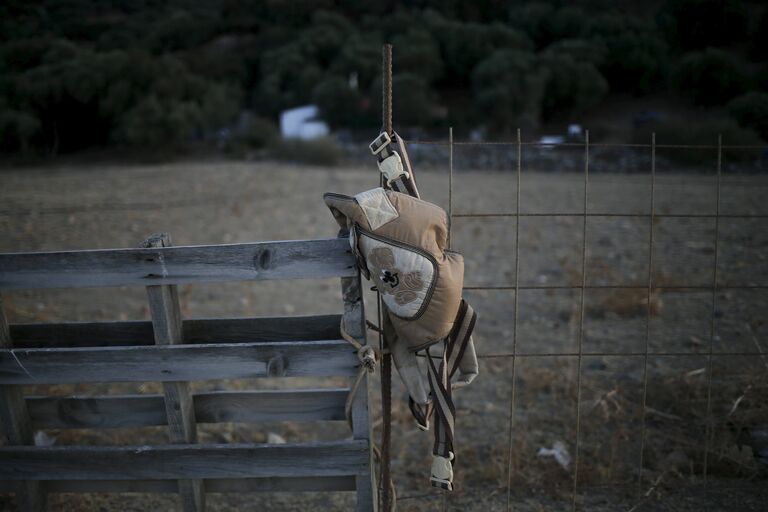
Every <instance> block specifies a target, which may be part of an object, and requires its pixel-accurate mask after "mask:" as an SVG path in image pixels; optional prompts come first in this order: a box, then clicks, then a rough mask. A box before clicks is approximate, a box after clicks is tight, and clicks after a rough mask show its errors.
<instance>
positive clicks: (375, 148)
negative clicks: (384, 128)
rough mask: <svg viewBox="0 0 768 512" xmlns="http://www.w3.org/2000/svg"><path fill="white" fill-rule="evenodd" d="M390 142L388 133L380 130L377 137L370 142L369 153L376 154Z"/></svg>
mask: <svg viewBox="0 0 768 512" xmlns="http://www.w3.org/2000/svg"><path fill="white" fill-rule="evenodd" d="M390 142H392V138H391V137H390V136H389V134H388V133H387V132H381V133H380V134H379V136H378V137H376V138H375V139H373V142H371V143H370V144H369V145H368V147H369V148H370V149H371V153H373V154H374V155H378V154H379V153H381V152H382V151H383V150H384V148H385V147H387V146H389V144H390Z"/></svg>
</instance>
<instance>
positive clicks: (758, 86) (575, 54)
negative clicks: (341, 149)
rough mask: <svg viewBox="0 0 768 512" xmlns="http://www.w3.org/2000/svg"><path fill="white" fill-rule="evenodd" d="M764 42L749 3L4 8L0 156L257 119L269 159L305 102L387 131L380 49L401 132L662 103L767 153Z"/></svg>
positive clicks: (541, 121)
mask: <svg viewBox="0 0 768 512" xmlns="http://www.w3.org/2000/svg"><path fill="white" fill-rule="evenodd" d="M766 34H768V8H767V7H766V6H764V5H763V3H762V2H757V1H754V2H749V1H739V0H655V1H654V0H650V1H642V2H641V1H638V0H626V1H618V2H617V1H612V0H591V1H583V2H579V3H578V5H574V3H573V2H567V1H564V0H563V1H547V2H544V1H542V2H515V3H511V2H502V1H497V0H480V1H474V2H465V1H459V0H441V1H437V0H421V1H413V2H404V3H402V4H400V3H396V2H390V1H385V2H360V1H352V0H320V1H308V0H305V1H290V2H289V1H279V0H266V1H264V0H259V1H256V0H217V1H208V0H206V1H202V0H198V1H181V0H166V1H161V0H123V1H107V0H47V1H41V2H28V1H18V0H10V1H8V0H7V1H5V2H3V3H2V4H0V150H2V151H3V152H6V153H22V154H57V153H67V152H75V151H80V150H84V149H89V148H94V147H121V146H127V147H133V148H152V147H169V148H173V147H178V146H180V145H185V144H186V145H188V144H189V143H200V144H202V145H205V144H211V143H212V142H213V141H217V140H219V139H220V138H221V135H220V134H221V133H222V131H227V132H231V131H233V130H235V131H236V128H237V126H238V123H239V124H242V119H243V116H244V113H248V117H247V118H248V119H250V120H251V121H252V122H250V123H249V128H248V129H247V130H246V131H245V134H244V135H243V137H244V138H245V139H246V140H247V141H248V142H249V143H252V144H255V145H258V144H262V143H263V141H264V140H267V139H271V138H272V137H273V134H272V132H271V131H270V130H271V127H270V126H269V125H270V124H271V125H272V126H274V124H275V123H276V122H277V120H278V115H279V113H280V111H281V110H283V109H286V108H289V107H294V106H299V105H303V104H307V103H315V104H317V105H318V106H319V107H320V109H321V112H322V116H323V118H324V119H325V120H326V121H327V122H328V123H329V124H330V126H331V127H332V128H333V129H337V130H339V129H345V130H351V131H352V132H354V131H355V130H367V131H368V132H370V131H371V130H374V131H375V129H376V128H377V127H378V126H379V119H380V108H381V107H380V103H381V102H380V92H379V91H380V84H381V82H380V76H379V74H380V51H381V50H380V49H381V45H382V43H384V42H392V43H393V44H394V45H395V77H394V85H395V90H396V101H395V116H396V120H397V123H398V126H401V127H404V128H407V127H409V126H410V127H420V128H421V129H422V130H427V131H429V130H437V129H440V128H444V127H446V126H449V125H454V126H458V127H463V129H465V130H468V129H470V128H480V129H481V131H482V130H484V131H485V132H486V133H488V134H489V135H491V136H494V135H495V136H501V135H505V134H508V133H509V132H510V131H511V130H512V129H513V128H515V127H517V126H523V127H525V128H527V129H531V130H534V131H535V130H537V129H540V128H541V127H542V126H555V125H558V126H559V125H562V124H565V123H567V122H572V121H575V120H579V119H581V118H582V117H583V116H585V115H587V114H589V113H590V112H594V111H595V110H599V109H600V107H601V105H604V104H605V103H606V102H607V101H609V100H611V99H612V98H613V99H615V98H629V99H630V100H631V99H632V98H659V97H663V98H665V101H666V102H667V103H666V104H669V102H670V101H671V102H672V103H673V104H675V105H679V106H680V107H681V108H683V109H690V111H695V112H711V113H712V116H714V118H715V121H712V120H711V119H710V120H708V122H715V123H717V122H721V123H722V124H723V125H727V126H728V127H735V128H734V129H740V130H742V131H743V132H744V133H748V135H749V137H751V138H755V137H757V136H758V135H759V136H760V137H762V138H763V139H765V138H766V137H767V136H768V128H766V115H765V114H766V109H767V108H768V107H767V106H766V105H767V103H768V99H767V98H768V96H767V94H768V60H766V52H765V49H766V48H768V41H767V40H766V37H767V36H766ZM726 105H727V107H726ZM650 117H651V118H653V117H654V116H650ZM254 119H255V120H256V121H255V122H253V120H254ZM654 119H655V118H654ZM718 120H719V121H718ZM558 123H559V124H558ZM254 127H256V128H259V129H261V128H263V129H264V130H265V131H270V133H269V134H266V135H264V134H262V135H259V134H256V133H254V129H255V128H254Z"/></svg>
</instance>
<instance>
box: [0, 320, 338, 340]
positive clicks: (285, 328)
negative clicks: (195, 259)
mask: <svg viewBox="0 0 768 512" xmlns="http://www.w3.org/2000/svg"><path fill="white" fill-rule="evenodd" d="M340 320H341V315H311V316H310V315H307V316H284V317H254V318H197V319H188V320H183V321H182V329H183V339H184V343H234V342H240V341H242V342H256V341H294V340H305V341H313V340H329V339H337V338H339V321H340ZM10 330H11V336H12V337H13V340H14V346H16V347H18V348H43V347H102V346H103V347H107V346H109V347H115V346H125V345H153V344H154V338H153V336H154V331H153V329H152V322H150V321H143V320H134V321H126V322H64V323H56V324H53V323H52V324H11V326H10Z"/></svg>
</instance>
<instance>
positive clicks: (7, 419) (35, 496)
mask: <svg viewBox="0 0 768 512" xmlns="http://www.w3.org/2000/svg"><path fill="white" fill-rule="evenodd" d="M0 348H2V349H4V350H7V351H8V352H10V354H11V355H13V343H12V339H11V335H10V331H9V329H8V320H7V319H6V318H5V310H4V309H3V297H2V296H0ZM0 431H2V432H3V433H5V435H6V437H7V439H8V444H11V445H23V444H34V437H33V435H32V424H31V421H30V419H29V412H28V411H27V405H26V401H25V400H24V393H23V391H22V389H21V388H20V387H18V386H0ZM11 490H12V491H13V492H14V493H15V494H16V501H17V502H18V508H19V510H25V511H32V512H42V511H43V510H45V508H46V504H45V502H46V499H45V493H44V492H41V490H40V484H39V483H38V482H35V481H31V480H30V481H20V482H15V484H14V486H13V488H12V489H11Z"/></svg>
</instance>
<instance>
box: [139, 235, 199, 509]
mask: <svg viewBox="0 0 768 512" xmlns="http://www.w3.org/2000/svg"><path fill="white" fill-rule="evenodd" d="M171 245H172V244H171V237H170V235H168V234H167V233H162V234H158V235H152V236H150V237H149V238H147V239H146V240H145V241H144V242H143V243H142V246H143V247H147V248H160V247H170V246H171ZM147 300H148V301H149V312H150V316H151V318H152V329H153V331H154V335H155V343H156V344H158V345H180V344H181V343H183V339H182V327H181V308H180V306H179V292H178V288H177V286H176V285H159V286H156V285H153V286H147ZM163 395H164V403H165V415H166V418H167V419H168V438H169V440H170V442H171V443H195V442H197V422H196V420H195V408H194V405H193V403H192V394H191V393H190V390H189V383H188V382H179V381H174V382H163ZM178 486H179V495H180V496H181V506H182V510H184V512H202V511H203V510H205V490H204V487H203V482H202V480H200V479H194V480H179V481H178Z"/></svg>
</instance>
